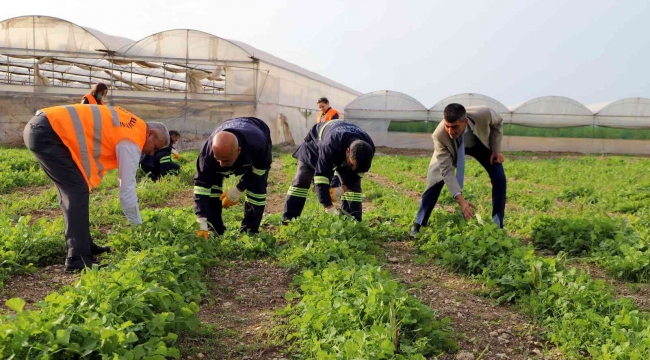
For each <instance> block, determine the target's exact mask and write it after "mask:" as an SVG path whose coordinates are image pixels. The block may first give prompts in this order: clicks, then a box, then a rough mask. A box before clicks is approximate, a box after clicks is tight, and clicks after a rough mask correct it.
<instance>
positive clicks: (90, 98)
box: [81, 93, 104, 105]
mask: <svg viewBox="0 0 650 360" xmlns="http://www.w3.org/2000/svg"><path fill="white" fill-rule="evenodd" d="M84 99H87V100H88V104H86V105H104V102H103V101H102V100H99V103H98V102H97V100H96V99H95V97H94V96H93V94H91V93H88V94H86V95H84V97H83V98H81V104H83V103H84Z"/></svg>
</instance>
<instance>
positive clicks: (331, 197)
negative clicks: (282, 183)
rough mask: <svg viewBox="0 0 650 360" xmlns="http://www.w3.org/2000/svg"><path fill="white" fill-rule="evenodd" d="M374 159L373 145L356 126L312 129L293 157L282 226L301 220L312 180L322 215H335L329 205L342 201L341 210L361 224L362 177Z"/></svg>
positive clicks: (325, 125)
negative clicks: (336, 181) (333, 181)
mask: <svg viewBox="0 0 650 360" xmlns="http://www.w3.org/2000/svg"><path fill="white" fill-rule="evenodd" d="M374 155H375V144H374V143H373V141H372V139H371V138H370V136H369V135H368V134H367V133H366V132H365V131H363V130H362V129H361V128H359V127H358V126H356V125H354V124H352V123H349V122H346V121H342V120H332V121H329V122H322V123H319V124H316V125H314V126H313V127H312V128H311V131H309V133H308V134H307V136H306V137H305V141H304V142H303V143H302V144H301V145H300V147H299V148H298V150H296V151H295V152H294V154H293V157H294V158H295V159H296V160H298V169H297V170H296V175H295V176H294V178H293V181H292V182H291V186H290V187H289V191H287V198H286V201H285V203H284V213H283V215H282V221H283V223H287V222H288V221H290V220H292V219H295V218H296V217H298V216H300V214H301V213H302V209H303V208H304V207H305V201H306V200H307V192H308V191H309V186H310V184H311V182H312V180H313V182H314V183H315V189H316V195H317V197H318V201H319V202H320V203H321V205H323V208H324V209H325V212H327V213H329V214H332V215H338V214H339V211H338V210H337V209H336V208H335V207H334V205H333V204H332V203H333V202H334V201H339V200H342V204H341V209H342V210H343V211H344V212H345V213H347V214H349V215H350V216H352V217H353V218H355V219H356V220H358V221H361V213H362V206H361V201H362V196H361V176H362V174H363V173H365V172H367V171H368V170H369V169H370V166H371V165H372V159H373V157H374ZM334 171H336V172H337V173H338V176H337V175H334ZM332 177H336V178H339V177H340V180H341V181H340V183H342V184H341V185H339V186H332V185H331V181H330V180H331V179H332Z"/></svg>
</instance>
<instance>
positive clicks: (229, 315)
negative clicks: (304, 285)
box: [179, 260, 292, 360]
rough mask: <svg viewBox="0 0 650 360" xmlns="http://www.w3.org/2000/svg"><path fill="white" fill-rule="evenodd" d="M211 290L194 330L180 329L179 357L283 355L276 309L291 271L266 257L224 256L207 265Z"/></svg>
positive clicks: (220, 357) (273, 357)
mask: <svg viewBox="0 0 650 360" xmlns="http://www.w3.org/2000/svg"><path fill="white" fill-rule="evenodd" d="M206 277H207V281H208V289H209V292H210V293H209V294H208V295H207V296H206V297H205V298H204V299H203V301H202V304H201V309H200V310H199V319H200V321H201V325H200V329H199V330H198V331H194V332H189V333H185V334H182V335H181V337H180V338H179V346H180V349H181V353H182V354H183V356H182V358H183V359H188V360H190V359H203V358H205V359H283V358H286V357H287V356H286V355H284V354H283V353H284V349H283V347H282V345H279V344H280V343H281V341H275V339H276V338H277V337H278V336H279V335H276V334H273V333H272V329H273V328H274V327H275V326H276V325H277V324H278V323H277V321H278V318H277V317H275V316H274V312H275V310H276V309H279V308H284V307H285V306H286V305H287V301H286V300H285V298H284V294H285V293H286V292H287V291H289V285H290V283H291V280H292V275H291V274H290V273H289V272H288V271H287V270H286V269H282V268H279V267H277V266H275V265H273V264H272V263H269V262H266V261H261V260H259V261H224V262H223V263H222V264H221V265H220V266H218V267H215V268H212V269H210V270H208V273H207V275H206Z"/></svg>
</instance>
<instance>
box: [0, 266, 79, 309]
mask: <svg viewBox="0 0 650 360" xmlns="http://www.w3.org/2000/svg"><path fill="white" fill-rule="evenodd" d="M64 260H65V259H63V258H62V259H61V262H63V261H64ZM63 268H64V265H62V264H60V265H51V266H46V267H44V268H41V269H38V270H37V271H36V272H35V273H32V274H18V275H14V276H13V277H12V278H11V279H10V280H8V281H7V282H6V283H5V286H4V288H3V289H2V290H0V313H2V312H3V310H4V311H6V310H9V309H8V308H7V307H6V306H5V302H6V301H7V300H9V299H11V298H15V297H19V298H21V299H23V300H25V302H26V304H25V309H35V308H36V306H35V305H36V303H38V302H39V301H41V300H43V299H45V297H46V296H47V295H48V294H49V293H51V292H54V291H58V290H60V289H61V288H62V287H64V286H65V285H72V284H73V283H75V282H76V281H77V280H79V274H66V273H64V272H63Z"/></svg>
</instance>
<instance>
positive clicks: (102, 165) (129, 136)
mask: <svg viewBox="0 0 650 360" xmlns="http://www.w3.org/2000/svg"><path fill="white" fill-rule="evenodd" d="M41 111H42V112H43V113H44V114H45V116H46V117H47V119H48V120H49V121H50V124H51V125H52V129H54V131H55V132H56V133H57V135H59V137H60V138H61V140H62V141H63V143H64V144H65V146H67V147H68V149H70V153H71V154H72V159H73V160H74V162H75V163H76V164H77V167H79V170H80V171H81V174H82V175H83V176H84V178H85V179H86V182H87V183H88V188H89V189H90V190H92V189H94V188H96V187H97V186H98V185H99V183H100V182H101V181H102V178H103V177H104V174H105V173H106V172H107V171H108V170H112V169H115V168H117V154H116V151H115V147H116V146H117V144H118V143H119V142H120V141H122V140H130V141H132V142H133V143H135V144H136V145H137V146H138V147H139V148H140V151H142V148H143V147H144V143H145V141H146V139H147V123H145V122H144V120H142V119H140V118H138V117H137V116H135V115H133V114H131V113H130V112H128V111H127V110H125V109H123V108H121V107H118V106H115V107H113V106H100V105H68V106H55V107H50V108H46V109H41Z"/></svg>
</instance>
